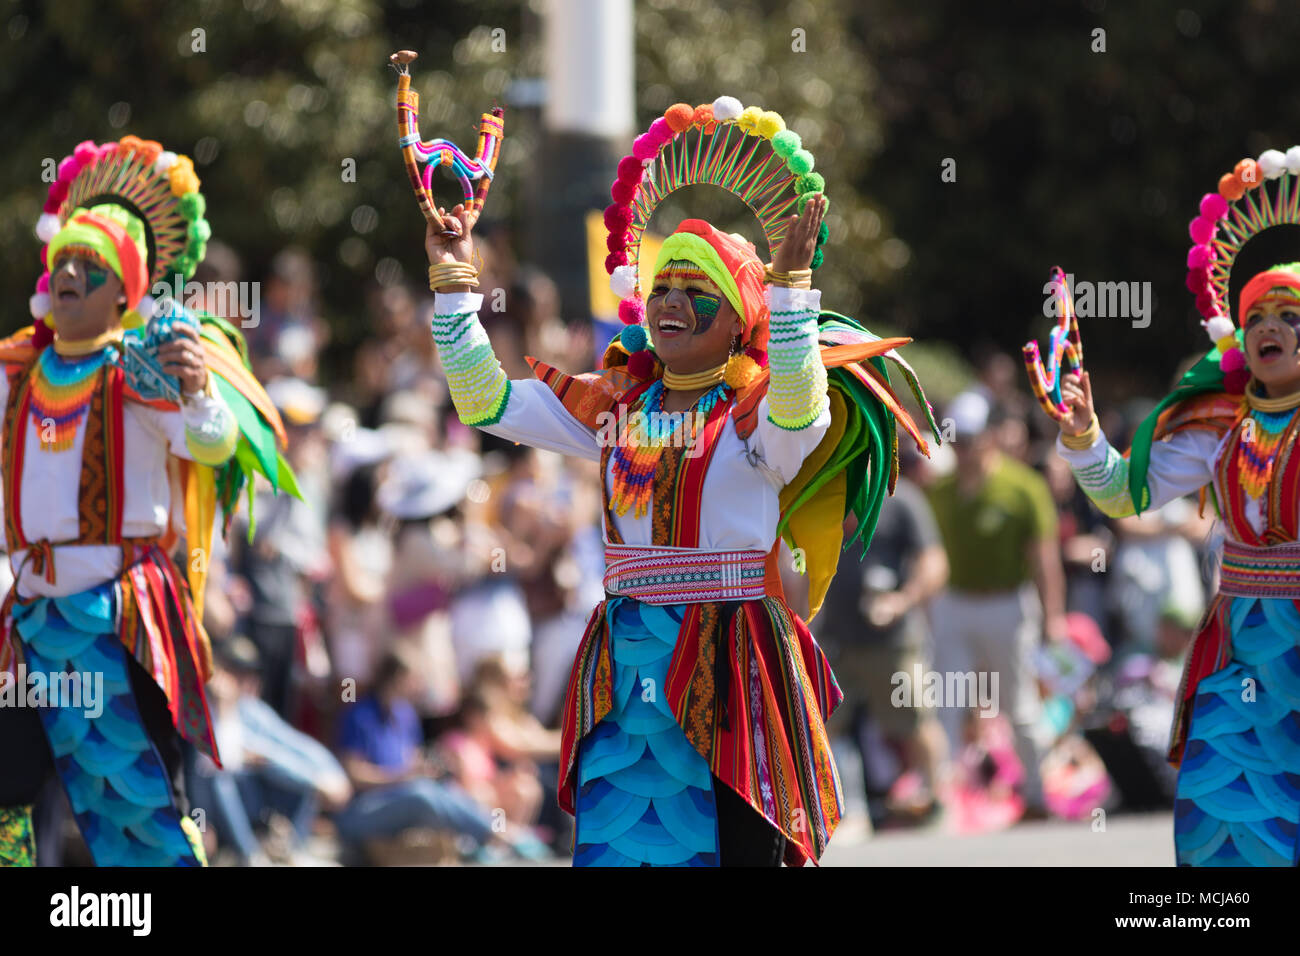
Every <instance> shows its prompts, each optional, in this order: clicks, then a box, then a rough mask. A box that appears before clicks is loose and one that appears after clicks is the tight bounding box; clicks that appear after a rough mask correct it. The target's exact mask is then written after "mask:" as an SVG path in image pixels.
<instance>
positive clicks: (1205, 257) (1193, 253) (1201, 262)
mask: <svg viewBox="0 0 1300 956" xmlns="http://www.w3.org/2000/svg"><path fill="white" fill-rule="evenodd" d="M1213 261H1214V247H1213V246H1192V248H1190V249H1188V250H1187V268H1189V269H1207V268H1209V265H1210V263H1211V262H1213Z"/></svg>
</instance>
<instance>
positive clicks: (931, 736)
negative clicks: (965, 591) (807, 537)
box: [816, 477, 948, 827]
mask: <svg viewBox="0 0 1300 956" xmlns="http://www.w3.org/2000/svg"><path fill="white" fill-rule="evenodd" d="M852 521H853V519H852V517H851V516H850V518H849V522H850V523H851V522H852ZM854 530H856V529H855V528H854V527H852V526H846V527H845V529H844V535H845V540H848V538H849V537H850V536H851V535H852V533H853V532H854ZM854 550H855V549H850V551H849V552H846V553H845V554H843V555H841V557H840V563H839V567H838V569H837V570H836V574H835V577H834V578H833V579H832V580H831V585H830V589H829V590H828V591H827V593H826V599H825V602H824V604H823V607H822V610H821V613H820V614H819V615H818V617H817V619H816V631H817V639H818V643H820V644H821V646H822V649H823V650H824V651H826V653H827V655H828V656H829V658H830V662H831V668H832V670H833V671H834V672H835V677H836V680H838V681H839V685H840V689H841V690H842V691H843V692H844V696H845V701H844V706H843V707H842V708H841V710H842V712H846V713H847V714H848V715H849V720H850V732H851V733H852V735H853V740H854V742H855V743H856V744H857V748H858V752H859V754H861V757H862V767H863V771H862V775H863V778H864V782H865V783H866V790H867V808H868V811H869V812H870V813H871V817H872V824H873V825H874V826H877V827H878V826H880V825H881V824H883V823H884V822H885V820H886V817H887V816H888V815H890V814H889V812H888V811H889V810H890V809H891V808H887V806H886V800H885V796H886V793H887V791H888V786H889V784H888V783H887V782H886V781H885V780H884V779H882V774H880V773H879V772H877V771H876V768H875V767H873V764H874V763H875V762H876V761H874V760H873V759H872V750H873V748H872V747H871V746H870V745H869V742H868V735H869V733H870V727H869V724H871V723H874V724H875V725H876V726H877V727H878V728H879V731H880V733H882V734H883V735H884V737H885V739H886V741H887V742H888V743H890V744H891V745H892V746H894V747H895V748H897V750H898V752H899V754H900V756H901V758H902V761H901V762H902V765H903V768H904V769H905V770H908V771H913V772H914V773H916V774H918V775H919V777H920V781H921V788H920V790H919V791H917V792H916V793H914V794H913V795H912V796H911V798H910V799H909V800H908V801H907V804H908V806H907V808H906V810H904V811H903V815H904V816H908V815H910V816H912V817H914V818H915V817H925V816H928V815H929V814H931V813H932V812H933V811H934V810H935V809H936V808H937V804H936V801H935V793H936V784H937V775H938V770H939V764H940V762H941V760H942V758H943V752H944V750H945V749H946V747H945V745H944V741H943V732H942V730H941V729H940V728H939V727H938V725H937V723H936V721H935V718H934V715H933V713H932V712H931V711H930V710H928V709H926V708H924V707H923V706H921V702H920V701H911V702H909V704H911V706H897V705H895V704H894V703H893V702H892V700H891V698H892V696H893V690H894V687H895V686H896V685H895V681H894V675H895V674H898V673H900V672H902V673H904V674H906V675H908V677H909V679H911V677H912V675H913V674H914V673H919V672H924V671H925V670H927V669H928V661H927V660H926V652H927V646H926V645H927V644H928V643H929V626H928V624H927V623H926V619H925V606H926V604H927V603H928V602H929V600H930V599H931V598H932V597H934V595H936V594H937V593H938V592H939V591H940V590H941V589H942V588H943V586H944V584H945V583H946V582H947V580H948V559H947V556H946V555H945V553H944V550H943V543H942V541H941V540H940V538H939V531H938V529H937V528H936V527H935V523H934V515H933V514H932V512H931V511H930V506H929V504H928V503H927V502H926V500H925V495H924V494H923V493H922V492H921V490H920V489H919V488H918V487H917V486H916V485H914V484H913V483H912V482H911V481H910V480H908V479H907V478H904V477H900V478H899V479H898V485H897V487H896V488H895V489H894V494H893V496H892V497H889V498H886V499H885V503H884V505H883V507H882V508H881V512H880V519H879V521H878V522H877V524H876V530H875V534H874V535H873V536H872V539H871V547H870V548H869V549H868V550H867V553H866V556H865V558H864V559H863V561H862V562H861V563H860V564H859V563H858V562H857V560H856V557H857V555H856V554H855V553H852V552H853V551H854ZM841 726H843V725H841ZM892 782H893V781H889V783H892ZM900 809H901V808H900ZM892 815H893V816H894V817H895V818H899V814H892Z"/></svg>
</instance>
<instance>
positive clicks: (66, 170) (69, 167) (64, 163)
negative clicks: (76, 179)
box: [58, 156, 81, 182]
mask: <svg viewBox="0 0 1300 956" xmlns="http://www.w3.org/2000/svg"><path fill="white" fill-rule="evenodd" d="M80 171H81V164H80V163H78V162H77V160H76V159H75V158H74V157H72V156H64V157H63V158H62V159H61V160H59V177H58V178H59V179H60V180H62V181H64V182H71V181H72V177H73V176H75V175H77V173H79V172H80Z"/></svg>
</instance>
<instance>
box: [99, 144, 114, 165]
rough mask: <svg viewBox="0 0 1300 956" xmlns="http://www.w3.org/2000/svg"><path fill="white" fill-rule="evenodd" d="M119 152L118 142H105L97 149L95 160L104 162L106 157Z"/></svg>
mask: <svg viewBox="0 0 1300 956" xmlns="http://www.w3.org/2000/svg"><path fill="white" fill-rule="evenodd" d="M116 152H117V143H105V144H104V145H103V146H100V147H99V148H98V149H97V150H95V161H96V162H100V163H102V162H103V161H104V160H105V159H107V158H108V157H110V156H112V155H113V154H114V153H116Z"/></svg>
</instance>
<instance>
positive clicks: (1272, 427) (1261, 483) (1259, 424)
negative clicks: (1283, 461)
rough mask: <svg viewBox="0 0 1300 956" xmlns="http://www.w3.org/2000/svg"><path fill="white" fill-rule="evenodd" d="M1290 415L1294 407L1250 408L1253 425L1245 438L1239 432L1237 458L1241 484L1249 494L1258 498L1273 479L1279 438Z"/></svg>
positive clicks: (1292, 413)
mask: <svg viewBox="0 0 1300 956" xmlns="http://www.w3.org/2000/svg"><path fill="white" fill-rule="evenodd" d="M1293 417H1295V409H1294V408H1289V409H1287V410H1285V411H1280V412H1266V411H1262V410H1261V409H1258V408H1253V409H1251V412H1250V419H1249V420H1250V421H1253V422H1254V423H1255V424H1254V427H1253V429H1252V430H1251V431H1250V432H1249V433H1247V434H1248V435H1249V440H1248V439H1247V435H1243V436H1242V439H1241V441H1240V442H1239V443H1238V447H1239V448H1240V449H1241V455H1240V458H1239V459H1238V460H1239V461H1240V464H1241V471H1240V474H1241V486H1242V488H1243V489H1244V490H1245V492H1246V494H1248V495H1250V497H1252V498H1255V499H1260V498H1263V497H1264V493H1265V492H1266V491H1268V487H1269V484H1270V483H1271V482H1272V480H1273V464H1274V462H1276V461H1277V453H1278V451H1279V450H1280V449H1281V447H1282V438H1283V436H1284V435H1285V434H1286V431H1287V426H1288V425H1290V424H1291V419H1292V418H1293Z"/></svg>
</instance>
